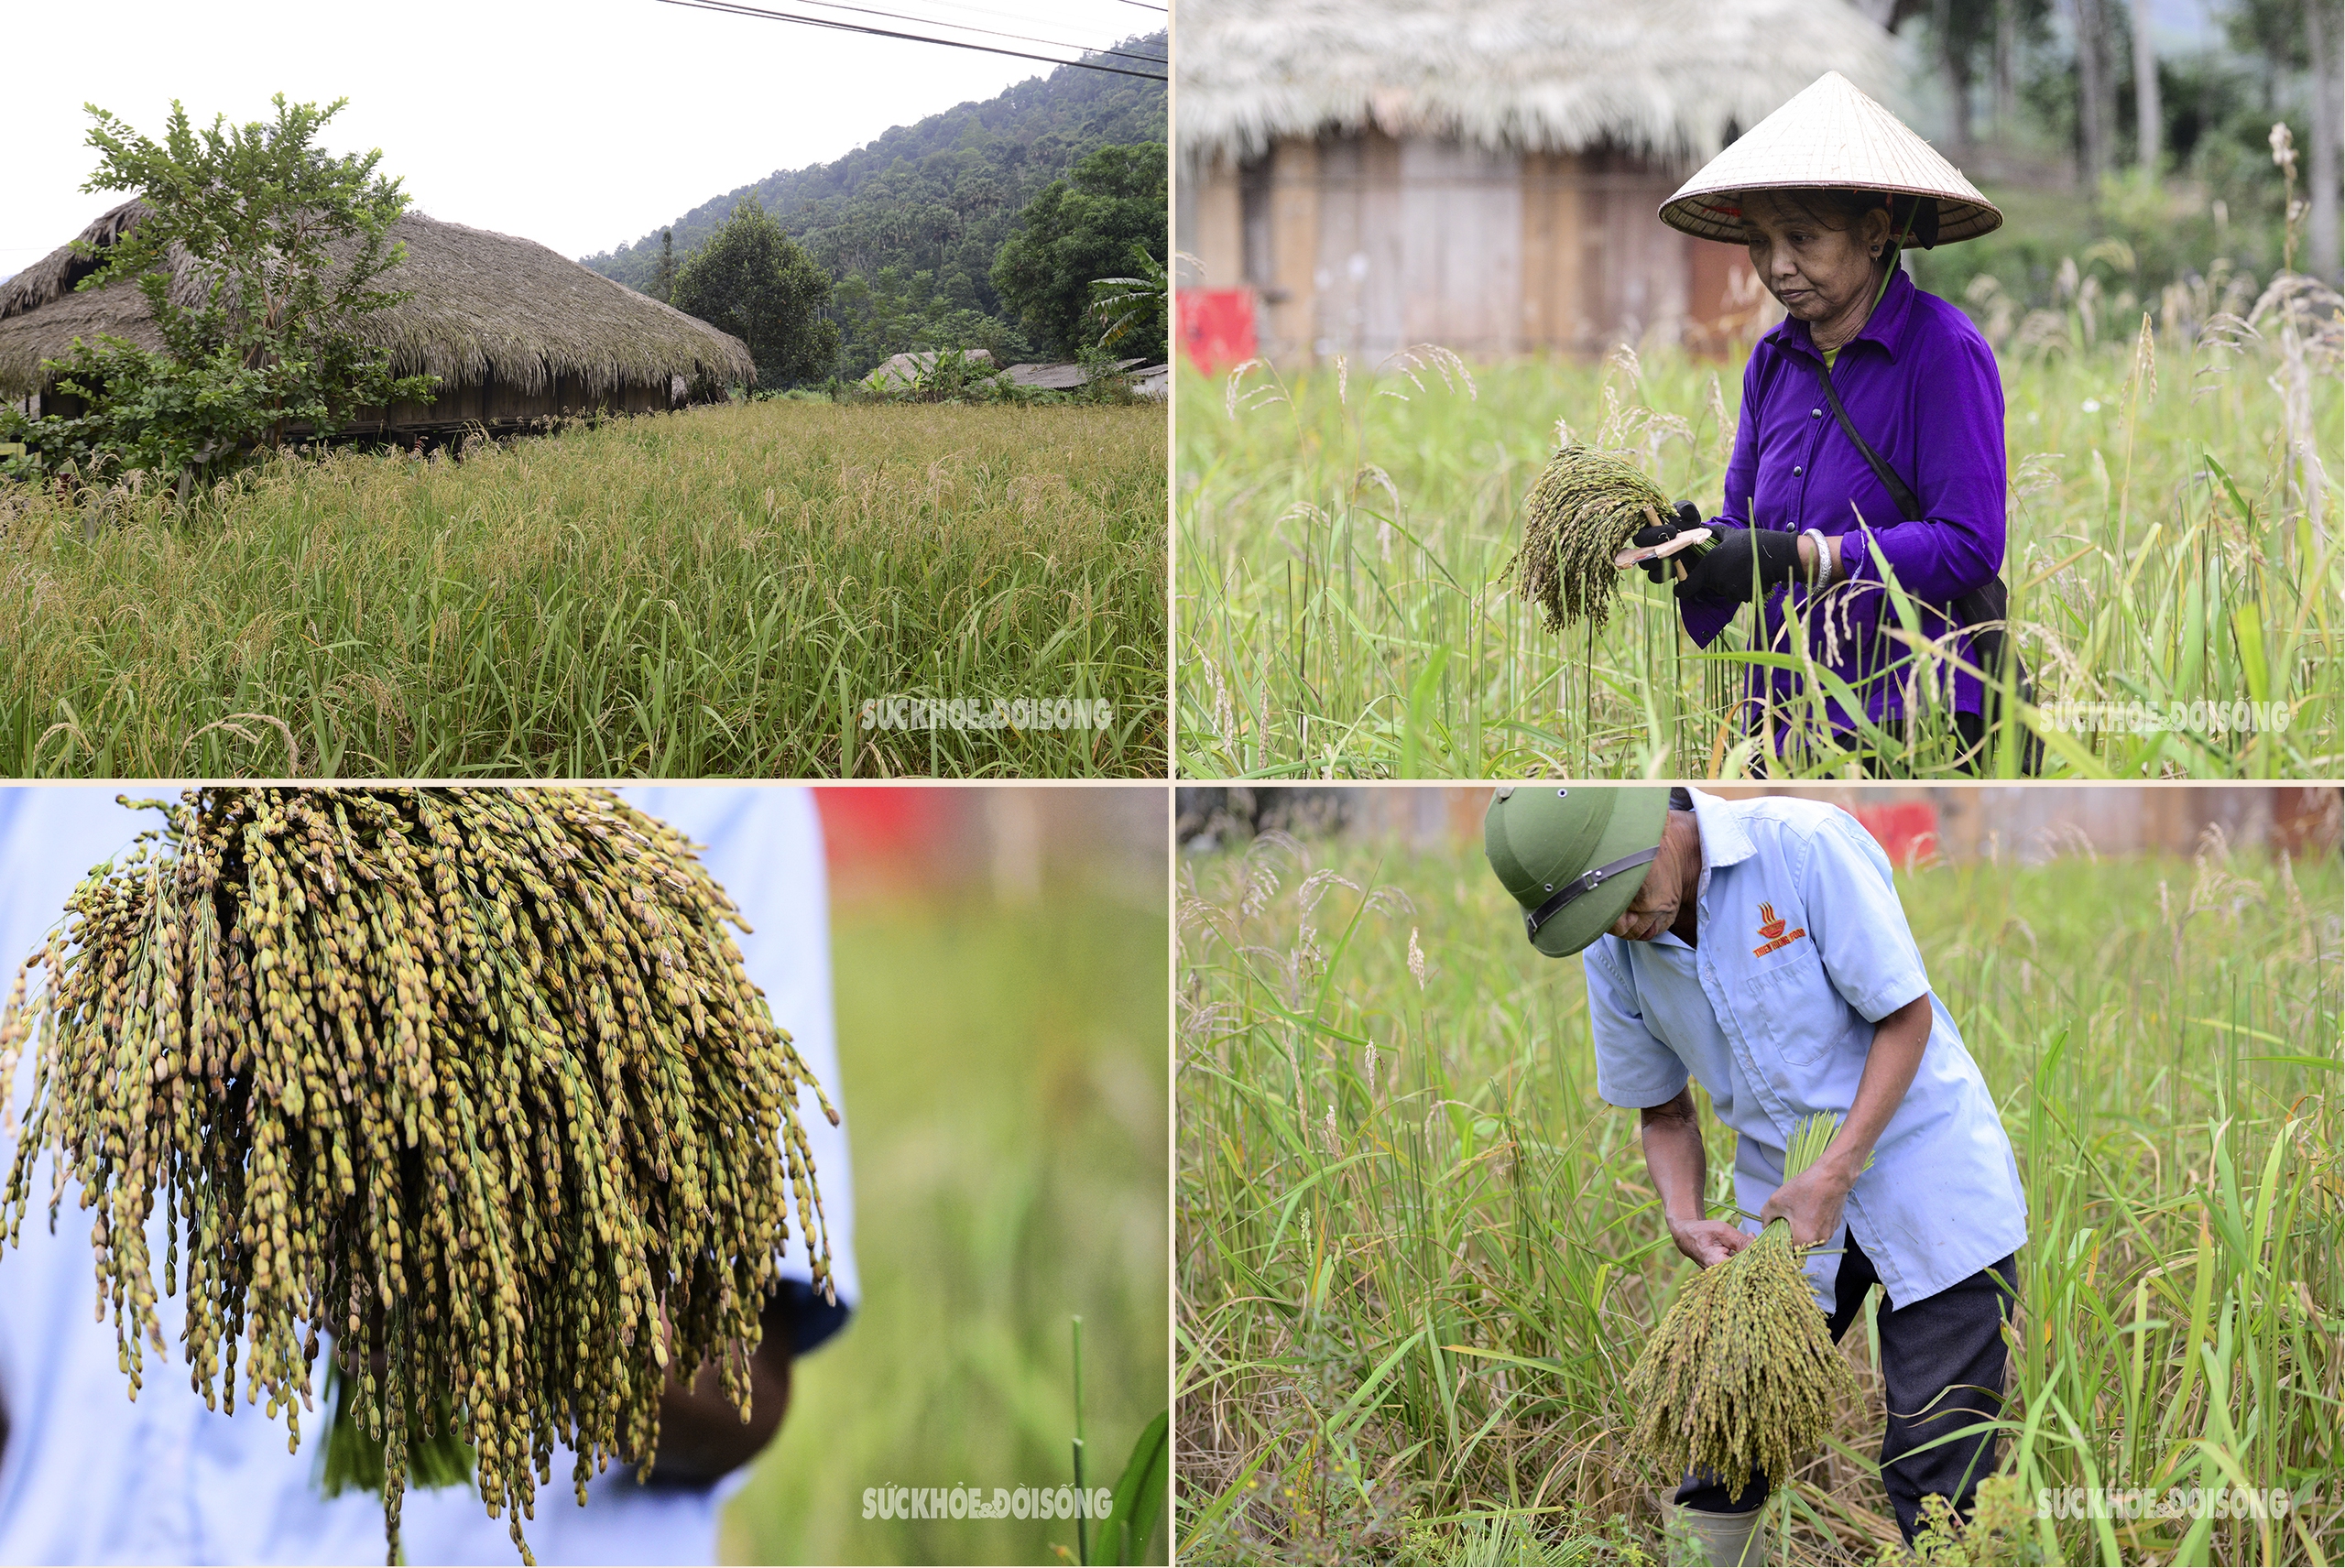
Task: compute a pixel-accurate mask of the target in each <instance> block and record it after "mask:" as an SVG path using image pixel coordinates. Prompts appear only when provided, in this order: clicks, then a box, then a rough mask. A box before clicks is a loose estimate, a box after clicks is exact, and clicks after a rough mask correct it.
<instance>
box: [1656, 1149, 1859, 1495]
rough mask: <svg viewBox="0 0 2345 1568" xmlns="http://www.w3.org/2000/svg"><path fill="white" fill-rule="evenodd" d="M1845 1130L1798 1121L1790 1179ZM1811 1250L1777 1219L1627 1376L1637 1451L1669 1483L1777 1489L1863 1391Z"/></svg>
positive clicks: (1693, 1290)
mask: <svg viewBox="0 0 2345 1568" xmlns="http://www.w3.org/2000/svg"><path fill="white" fill-rule="evenodd" d="M1839 1125H1840V1122H1839V1118H1838V1116H1831V1115H1829V1114H1827V1113H1821V1112H1819V1113H1818V1114H1816V1116H1810V1117H1808V1118H1806V1119H1805V1121H1803V1122H1802V1123H1801V1124H1800V1126H1799V1127H1798V1129H1797V1130H1796V1131H1795V1132H1794V1135H1793V1138H1792V1141H1791V1147H1790V1149H1788V1150H1787V1151H1786V1153H1785V1157H1784V1160H1783V1180H1784V1181H1790V1180H1791V1179H1792V1178H1793V1177H1794V1176H1796V1175H1798V1174H1799V1173H1800V1172H1801V1171H1805V1170H1806V1169H1807V1168H1808V1167H1809V1166H1810V1165H1813V1164H1815V1163H1816V1159H1817V1158H1818V1157H1819V1156H1821V1155H1822V1154H1823V1152H1824V1150H1825V1148H1826V1146H1827V1145H1828V1144H1830V1143H1831V1141H1832V1135H1833V1134H1834V1133H1835V1132H1837V1131H1838V1129H1839ZM1866 1164H1867V1165H1868V1166H1870V1165H1871V1159H1870V1158H1868V1159H1867V1160H1866ZM1807 1250H1808V1249H1806V1248H1803V1247H1795V1246H1794V1245H1793V1243H1792V1232H1791V1226H1790V1225H1789V1224H1788V1223H1786V1222H1784V1221H1783V1220H1774V1221H1771V1222H1770V1223H1769V1224H1768V1225H1767V1226H1766V1228H1765V1229H1764V1230H1763V1231H1761V1233H1760V1236H1759V1239H1758V1240H1756V1241H1754V1242H1752V1243H1751V1245H1750V1246H1749V1247H1744V1248H1743V1249H1742V1250H1741V1251H1740V1252H1738V1253H1736V1254H1735V1255H1734V1256H1733V1257H1732V1258H1728V1259H1727V1260H1726V1261H1725V1262H1723V1263H1714V1264H1712V1265H1711V1266H1710V1267H1709V1268H1707V1269H1703V1270H1702V1271H1701V1272H1700V1273H1698V1274H1696V1275H1695V1276H1694V1278H1693V1279H1692V1280H1690V1281H1689V1282H1688V1283H1687V1284H1686V1286H1685V1289H1684V1290H1681V1291H1679V1292H1678V1295H1677V1300H1676V1301H1675V1302H1674V1304H1673V1305H1672V1306H1671V1307H1670V1309H1669V1312H1668V1314H1667V1315H1666V1316H1664V1317H1663V1319H1662V1321H1661V1323H1660V1326H1659V1327H1657V1328H1655V1329H1654V1330H1653V1334H1652V1339H1650V1340H1648V1341H1647V1342H1646V1344H1645V1349H1644V1354H1643V1355H1642V1356H1639V1357H1638V1358H1637V1365H1636V1367H1635V1368H1634V1369H1633V1370H1632V1371H1631V1372H1630V1374H1629V1389H1628V1392H1629V1400H1630V1403H1631V1405H1632V1406H1634V1408H1635V1409H1636V1410H1637V1412H1638V1416H1637V1426H1636V1431H1635V1432H1634V1433H1632V1434H1631V1439H1630V1443H1631V1447H1632V1448H1634V1449H1635V1450H1636V1451H1637V1452H1638V1453H1640V1454H1642V1455H1643V1456H1644V1457H1646V1458H1647V1459H1649V1460H1651V1461H1652V1463H1653V1464H1654V1465H1658V1466H1659V1467H1660V1468H1661V1470H1662V1473H1663V1475H1668V1476H1670V1477H1671V1478H1672V1479H1673V1480H1674V1479H1675V1478H1676V1477H1679V1476H1683V1475H1688V1474H1692V1473H1697V1472H1698V1473H1700V1474H1703V1475H1707V1476H1710V1477H1713V1478H1715V1479H1717V1480H1719V1481H1722V1482H1724V1483H1725V1485H1726V1486H1729V1487H1730V1488H1731V1489H1733V1490H1734V1491H1736V1492H1740V1491H1741V1490H1742V1488H1743V1487H1744V1486H1746V1485H1748V1484H1749V1482H1750V1480H1751V1476H1752V1475H1764V1476H1765V1477H1766V1478H1767V1484H1768V1486H1770V1487H1773V1486H1780V1485H1782V1484H1783V1478H1784V1477H1785V1476H1787V1475H1790V1474H1791V1470H1792V1465H1793V1464H1794V1461H1796V1460H1797V1459H1798V1458H1799V1457H1800V1456H1801V1455H1802V1454H1805V1453H1807V1452H1808V1451H1810V1450H1811V1449H1813V1448H1815V1447H1816V1445H1817V1444H1818V1443H1822V1442H1823V1441H1824V1436H1825V1433H1826V1432H1827V1431H1829V1430H1830V1428H1831V1422H1832V1408H1833V1404H1834V1401H1835V1400H1837V1399H1841V1398H1843V1397H1851V1398H1852V1397H1854V1395H1855V1394H1856V1391H1857V1388H1856V1378H1855V1377H1854V1375H1853V1374H1851V1373H1850V1372H1849V1365H1848V1363H1847V1362H1845V1361H1843V1360H1841V1359H1840V1355H1839V1352H1838V1350H1837V1349H1836V1348H1834V1346H1833V1344H1832V1335H1831V1333H1830V1329H1829V1325H1828V1324H1827V1323H1826V1321H1825V1317H1824V1314H1823V1312H1820V1311H1818V1310H1817V1309H1816V1297H1815V1295H1814V1293H1813V1292H1812V1291H1810V1290H1809V1289H1808V1285H1807V1277H1806V1275H1805V1274H1804V1273H1803V1272H1802V1271H1801V1262H1802V1259H1803V1258H1805V1256H1806V1252H1807Z"/></svg>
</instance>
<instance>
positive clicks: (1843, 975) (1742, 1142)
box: [1581, 789, 2027, 1312]
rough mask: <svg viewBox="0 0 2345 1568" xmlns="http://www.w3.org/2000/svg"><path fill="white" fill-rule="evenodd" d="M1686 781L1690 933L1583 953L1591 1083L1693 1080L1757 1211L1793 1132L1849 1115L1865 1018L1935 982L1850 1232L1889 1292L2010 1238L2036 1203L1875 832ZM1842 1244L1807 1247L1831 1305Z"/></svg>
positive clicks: (1630, 1085)
mask: <svg viewBox="0 0 2345 1568" xmlns="http://www.w3.org/2000/svg"><path fill="white" fill-rule="evenodd" d="M1692 794H1693V798H1694V822H1695V825H1696V827H1697V828H1698V829H1699V830H1700V833H1701V837H1702V874H1701V878H1700V883H1699V888H1698V893H1697V902H1698V905H1699V916H1698V918H1699V920H1700V926H1699V929H1698V935H1699V937H1700V946H1699V948H1698V949H1696V948H1689V947H1687V946H1686V945H1685V943H1684V942H1680V941H1679V940H1678V939H1677V938H1676V937H1674V936H1671V935H1667V934H1663V936H1662V937H1661V938H1660V939H1659V940H1658V941H1655V942H1624V941H1622V940H1621V939H1620V938H1619V937H1615V936H1603V937H1598V939H1597V940H1596V942H1595V943H1594V944H1593V945H1592V946H1590V947H1588V948H1587V950H1586V952H1585V953H1583V955H1582V958H1583V963H1582V965H1581V967H1582V971H1583V973H1585V974H1586V975H1587V1010H1588V1018H1589V1022H1590V1025H1591V1026H1592V1029H1593V1031H1594V1034H1595V1038H1596V1090H1597V1093H1598V1094H1600V1095H1602V1096H1603V1097H1604V1099H1605V1100H1606V1101H1607V1102H1608V1103H1609V1104H1611V1105H1624V1106H1631V1107H1637V1108H1642V1107H1645V1106H1649V1105H1666V1104H1668V1102H1669V1101H1671V1100H1673V1099H1674V1098H1675V1097H1676V1096H1677V1093H1678V1091H1679V1090H1681V1089H1683V1088H1685V1081H1686V1079H1687V1077H1688V1076H1689V1075H1690V1076H1691V1077H1693V1078H1696V1079H1698V1080H1700V1081H1701V1084H1702V1087H1703V1088H1704V1089H1707V1091H1709V1095H1710V1103H1711V1105H1712V1106H1713V1107H1714V1108H1715V1109H1716V1110H1717V1112H1718V1119H1719V1120H1721V1121H1723V1122H1725V1123H1726V1124H1727V1125H1728V1126H1729V1127H1732V1128H1734V1130H1735V1132H1736V1133H1737V1135H1738V1137H1737V1138H1736V1141H1735V1158H1734V1184H1735V1202H1736V1203H1739V1204H1740V1206H1741V1207H1742V1208H1744V1209H1746V1210H1748V1211H1749V1212H1750V1213H1751V1214H1757V1213H1758V1212H1759V1210H1760V1208H1761V1206H1762V1205H1764V1204H1765V1203H1766V1202H1767V1200H1768V1199H1769V1198H1770V1197H1772V1195H1773V1193H1774V1191H1775V1189H1776V1188H1777V1187H1778V1186H1780V1185H1782V1183H1783V1150H1784V1147H1785V1146H1786V1145H1787V1144H1788V1143H1789V1142H1790V1139H1791V1134H1792V1129H1793V1128H1794V1127H1796V1126H1798V1124H1799V1122H1800V1121H1801V1119H1802V1118H1804V1117H1805V1116H1809V1115H1810V1114H1812V1113H1814V1112H1816V1111H1829V1112H1831V1113H1832V1114H1834V1115H1835V1116H1846V1115H1847V1114H1848V1111H1849V1106H1850V1105H1853V1104H1854V1103H1855V1101H1856V1096H1857V1081H1858V1079H1859V1078H1860V1076H1861V1075H1862V1074H1863V1073H1864V1067H1865V1058H1866V1056H1867V1054H1868V1053H1869V1052H1870V1051H1871V1049H1872V1037H1873V1026H1874V1025H1875V1024H1877V1023H1879V1022H1880V1021H1881V1019H1882V1018H1886V1017H1888V1016H1889V1015H1890V1014H1891V1013H1893V1012H1895V1011H1896V1010H1897V1009H1898V1008H1900V1007H1903V1006H1904V1005H1905V1004H1906V1003H1908V1002H1910V1001H1912V1000H1913V999H1914V997H1916V996H1924V995H1925V994H1926V995H1929V996H1930V1014H1931V1018H1932V1022H1931V1026H1930V1038H1929V1043H1928V1044H1927V1045H1926V1046H1925V1048H1924V1050H1923V1052H1922V1063H1921V1066H1920V1068H1919V1070H1917V1071H1916V1072H1915V1073H1914V1083H1913V1086H1912V1087H1911V1088H1909V1089H1907V1090H1906V1091H1905V1098H1904V1100H1903V1103H1902V1104H1900V1105H1898V1107H1897V1110H1896V1113H1895V1114H1894V1115H1893V1116H1891V1117H1890V1119H1889V1125H1888V1127H1885V1128H1883V1129H1882V1131H1881V1138H1880V1139H1879V1141H1878V1142H1877V1143H1876V1144H1875V1145H1874V1149H1873V1163H1872V1166H1871V1169H1869V1170H1868V1171H1865V1173H1864V1174H1863V1175H1861V1176H1859V1177H1858V1178H1857V1181H1856V1185H1855V1187H1854V1188H1853V1189H1851V1190H1850V1192H1849V1203H1848V1210H1847V1216H1846V1224H1845V1227H1844V1229H1845V1230H1846V1231H1849V1232H1853V1233H1854V1234H1855V1236H1856V1238H1857V1242H1858V1244H1859V1245H1860V1246H1861V1247H1863V1248H1864V1250H1865V1256H1866V1257H1867V1258H1870V1259H1871V1261H1872V1265H1873V1268H1874V1270H1875V1271H1876V1272H1877V1273H1878V1274H1879V1275H1880V1276H1881V1285H1882V1287H1883V1288H1884V1289H1885V1290H1887V1291H1888V1292H1889V1300H1890V1303H1891V1305H1892V1306H1895V1307H1903V1306H1910V1305H1911V1304H1913V1303H1914V1302H1915V1301H1923V1300H1925V1299H1927V1298H1928V1297H1930V1296H1933V1295H1936V1293H1937V1292H1938V1291H1940V1290H1945V1289H1946V1288H1947V1286H1949V1285H1953V1284H1956V1283H1958V1282H1959V1281H1961V1280H1963V1279H1969V1277H1970V1276H1971V1275H1973V1274H1976V1273H1977V1272H1979V1270H1980V1269H1984V1268H1986V1267H1987V1266H1988V1265H1989V1264H1991V1263H1994V1262H1998V1261H2000V1260H2001V1259H2002V1258H2006V1257H2008V1256H2009V1255H2011V1254H2012V1253H2013V1252H2016V1251H2018V1250H2019V1248H2020V1247H2021V1246H2022V1244H2023V1243H2024V1242H2025V1241H2026V1240H2027V1199H2026V1197H2025V1195H2024V1194H2023V1193H2022V1192H2021V1191H2020V1184H2019V1166H2018V1163H2017V1161H2015V1160H2013V1159H2012V1146H2011V1140H2010V1139H2009V1138H2006V1137H2004V1136H2003V1124H2002V1119H2001V1117H2000V1116H1997V1115H1996V1112H1995V1101H1994V1096H1993V1095H1991V1094H1989V1093H1988V1092H1987V1083H1986V1080H1985V1079H1984V1078H1983V1077H1981V1076H1980V1072H1979V1064H1978V1063H1977V1062H1973V1061H1972V1060H1971V1059H1970V1052H1969V1051H1968V1050H1966V1049H1965V1048H1964V1046H1963V1043H1962V1036H1961V1033H1960V1032H1959V1031H1958V1030H1957V1029H1956V1028H1955V1027H1954V1019H1953V1018H1952V1017H1950V1016H1949V1015H1948V1014H1947V1010H1946V1005H1945V1003H1943V1002H1941V1001H1940V1000H1939V999H1938V997H1937V996H1936V995H1935V994H1934V993H1931V992H1930V981H1929V976H1928V975H1926V974H1925V973H1924V971H1923V968H1922V953H1921V950H1920V949H1919V948H1918V947H1916V946H1915V945H1914V933H1913V931H1911V930H1910V929H1909V928H1908V927H1907V925H1906V923H1905V910H1904V908H1903V905H1901V904H1900V903H1899V902H1898V900H1897V889H1896V887H1895V885H1894V884H1893V883H1892V881H1891V879H1890V873H1889V858H1888V856H1887V855H1883V854H1882V853H1881V846H1880V844H1876V843H1875V842H1874V841H1873V838H1872V835H1871V833H1867V832H1865V830H1864V829H1863V828H1862V827H1861V826H1860V825H1859V824H1858V822H1857V821H1856V819H1855V818H1853V817H1851V816H1849V813H1848V812H1846V811H1841V810H1840V809H1839V808H1838V807H1837V806H1827V805H1825V804H1823V803H1822V802H1820V801H1816V800H1794V799H1790V798H1787V797H1782V796H1772V797H1768V798H1764V799H1760V800H1723V799H1720V798H1718V797H1717V796H1714V795H1708V794H1705V793H1703V792H1702V791H1700V790H1698V789H1697V790H1695V791H1692ZM1742 1225H1743V1229H1745V1230H1746V1231H1750V1232H1751V1233H1753V1234H1756V1232H1757V1230H1758V1225H1757V1224H1756V1222H1754V1221H1751V1220H1745V1221H1743V1222H1742ZM1839 1245H1840V1244H1839V1242H1838V1239H1837V1238H1836V1239H1835V1240H1834V1241H1833V1242H1832V1243H1831V1244H1829V1246H1828V1247H1827V1248H1826V1249H1825V1250H1824V1251H1822V1252H1820V1253H1819V1254H1817V1255H1816V1256H1814V1257H1811V1258H1809V1259H1808V1265H1807V1273H1808V1280H1809V1282H1810V1283H1811V1284H1812V1285H1813V1286H1814V1287H1815V1289H1816V1301H1817V1303H1818V1304H1819V1305H1821V1306H1822V1307H1823V1308H1824V1309H1825V1310H1826V1311H1827V1312H1828V1311H1830V1310H1831V1309H1832V1306H1833V1304H1834V1297H1833V1286H1834V1283H1835V1281H1836V1280H1837V1279H1838V1275H1839V1267H1840V1259H1839V1255H1838V1251H1837V1250H1836V1249H1837V1248H1838V1247H1839Z"/></svg>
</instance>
